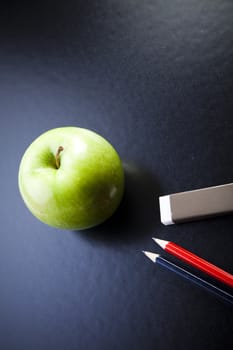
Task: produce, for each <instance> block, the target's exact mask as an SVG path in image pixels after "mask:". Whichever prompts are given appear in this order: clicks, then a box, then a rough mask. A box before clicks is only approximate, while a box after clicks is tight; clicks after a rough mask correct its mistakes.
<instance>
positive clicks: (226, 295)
mask: <svg viewBox="0 0 233 350" xmlns="http://www.w3.org/2000/svg"><path fill="white" fill-rule="evenodd" d="M156 263H157V264H159V265H161V266H163V267H165V268H167V269H168V270H170V271H173V272H175V273H176V274H177V275H179V276H181V277H184V278H185V279H187V280H189V281H191V282H193V283H194V284H196V285H198V286H199V287H202V288H204V289H206V290H207V291H209V292H210V293H212V294H214V295H216V296H218V297H220V298H222V299H223V300H225V301H226V302H228V303H230V304H232V305H233V295H231V294H230V293H228V292H226V291H224V290H222V289H220V288H218V287H217V286H215V285H213V284H211V283H209V282H207V281H205V280H204V279H202V278H200V277H198V276H196V275H194V274H193V273H191V272H189V271H187V270H185V269H183V268H181V267H180V266H178V265H175V264H174V263H172V262H171V261H169V260H167V259H165V258H162V257H160V256H159V257H157V259H156Z"/></svg>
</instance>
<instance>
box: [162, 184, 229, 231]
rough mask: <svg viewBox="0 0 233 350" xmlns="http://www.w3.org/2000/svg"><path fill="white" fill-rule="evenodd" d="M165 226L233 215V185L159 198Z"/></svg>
mask: <svg viewBox="0 0 233 350" xmlns="http://www.w3.org/2000/svg"><path fill="white" fill-rule="evenodd" d="M159 206H160V217H161V222H162V223H163V224H164V225H172V224H176V223H181V222H187V221H194V220H201V219H204V218H209V217H212V216H218V215H224V214H230V213H233V183H230V184H226V185H220V186H213V187H206V188H201V189H198V190H193V191H186V192H179V193H174V194H170V195H166V196H161V197H159Z"/></svg>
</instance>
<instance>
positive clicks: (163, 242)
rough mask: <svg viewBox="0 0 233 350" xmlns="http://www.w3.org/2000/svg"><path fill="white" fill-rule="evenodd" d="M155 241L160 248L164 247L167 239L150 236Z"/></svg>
mask: <svg viewBox="0 0 233 350" xmlns="http://www.w3.org/2000/svg"><path fill="white" fill-rule="evenodd" d="M152 239H153V241H154V242H155V243H157V244H158V245H159V246H160V247H161V248H163V249H165V247H166V245H167V244H168V243H169V242H168V241H164V240H163V239H158V238H154V237H153V238H152Z"/></svg>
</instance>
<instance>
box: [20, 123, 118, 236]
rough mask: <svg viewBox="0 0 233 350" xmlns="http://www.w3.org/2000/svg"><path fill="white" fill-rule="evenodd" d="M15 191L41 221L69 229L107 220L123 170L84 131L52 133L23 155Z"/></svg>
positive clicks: (112, 153)
mask: <svg viewBox="0 0 233 350" xmlns="http://www.w3.org/2000/svg"><path fill="white" fill-rule="evenodd" d="M18 184H19V191H20V194H21V196H22V198H23V201H24V203H25V204H26V206H27V208H28V209H29V210H30V211H31V213H32V214H33V215H34V216H35V217H37V218H38V219H39V220H41V221H42V222H43V223H45V224H47V225H50V226H53V227H57V228H61V229H69V230H83V229H87V228H90V227H93V226H96V225H99V224H100V223H102V222H104V221H105V220H107V219H108V218H109V217H110V216H111V215H112V214H113V213H114V212H115V211H116V209H117V208H118V206H119V204H120V202H121V199H122V197H123V193H124V170H123V166H122V162H121V159H120V157H119V155H118V153H117V152H116V150H115V149H114V148H113V146H112V145H111V144H110V143H109V142H108V141H107V140H106V139H104V138H103V137H102V136H100V135H98V134H97V133H95V132H93V131H90V130H88V129H83V128H78V127H61V128H55V129H51V130H49V131H47V132H45V133H43V134H42V135H40V136H39V137H38V138H37V139H35V140H34V141H33V142H32V143H31V145H30V146H29V147H28V148H27V150H26V151H25V153H24V155H23V157H22V160H21V162H20V166H19V173H18Z"/></svg>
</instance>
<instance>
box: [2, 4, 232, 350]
mask: <svg viewBox="0 0 233 350" xmlns="http://www.w3.org/2000/svg"><path fill="white" fill-rule="evenodd" d="M232 18H233V3H232V2H231V1H225V0H223V1H216V0H211V1H210V0H204V1H201V2H199V1H194V0H189V1H184V0H179V1H178V0H174V1H167V0H165V1H164V0H163V1H162V0H161V1H149V0H145V1H137V0H134V1H133V0H117V1H116V0H109V1H107V0H105V1H104V0H100V1H78V0H76V1H74V0H67V1H38V2H33V1H32V2H26V1H20V2H18V1H17V2H16V1H5V2H1V5H0V120H1V128H0V148H1V181H0V193H1V201H0V215H1V216H0V218H1V229H0V348H1V349H3V350H21V349H23V350H26V349H35V350H40V349H41V350H47V349H48V350H51V349H56V350H99V349H101V350H103V349H116V350H118V349H119V350H129V349H134V350H141V349H145V350H151V349H158V350H168V349H169V350H170V349H179V350H186V349H209V350H212V349H227V348H230V347H231V346H232V342H233V312H232V311H233V309H232V307H230V306H229V305H227V304H225V303H223V302H222V301H220V300H218V299H217V298H215V297H213V296H211V295H209V294H208V293H206V292H205V291H203V290H200V289H199V288H198V287H194V286H193V285H191V284H190V283H189V282H186V281H184V280H182V279H181V278H180V277H177V276H175V275H173V274H172V273H170V272H169V271H166V270H164V269H162V268H160V267H159V266H156V265H153V264H152V263H151V262H150V261H149V260H148V259H146V258H145V257H144V256H143V255H142V253H141V250H152V251H154V252H158V253H161V250H160V248H159V247H157V246H156V245H155V244H154V243H153V242H152V240H151V237H152V236H155V237H158V238H161V239H168V240H172V241H174V242H176V243H178V244H180V245H182V246H183V247H186V248H187V249H189V250H191V251H193V252H195V253H196V254H199V255H201V256H202V257H203V258H206V259H207V260H209V261H212V262H213V263H215V264H216V265H218V266H221V267H222V268H224V269H226V270H228V271H229V272H231V273H233V255H232V252H233V233H232V232H233V217H232V216H225V217H219V218H214V219H209V220H205V221H200V222H195V223H186V224H182V225H175V226H170V227H165V226H163V225H162V224H161V223H160V217H159V207H158V197H159V196H160V195H163V194H170V193H174V192H179V191H185V190H191V189H195V188H200V187H206V186H212V185H219V184H224V183H229V182H232V181H233V152H232V149H233V98H232V91H233V45H232V44H233V26H232ZM66 125H73V126H80V127H84V128H89V129H91V130H94V131H96V132H97V133H99V134H101V135H102V136H104V137H105V138H107V139H108V140H109V141H110V142H111V143H112V144H113V145H114V146H115V148H116V149H117V150H118V152H119V154H120V156H121V158H122V160H123V162H124V168H125V173H126V192H125V196H124V199H123V201H122V204H121V206H120V208H119V209H118V211H117V212H116V213H115V214H114V215H113V217H112V218H111V219H109V220H108V221H107V222H106V223H104V224H102V225H100V226H99V227H96V228H94V229H90V230H88V231H83V232H69V231H60V230H56V229H53V228H50V227H48V226H46V225H44V224H42V223H41V222H39V221H38V220H37V219H35V218H34V217H33V216H32V215H31V214H30V213H29V211H28V210H27V209H26V207H25V206H24V204H23V202H22V200H21V197H20V195H19V191H18V185H17V173H18V166H19V162H20V159H21V157H22V155H23V153H24V151H25V149H26V147H27V146H28V145H29V144H30V143H31V142H32V141H33V140H34V139H35V138H36V137H37V136H39V135H40V134H41V133H43V132H44V131H46V130H48V129H52V128H54V127H58V126H66Z"/></svg>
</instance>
